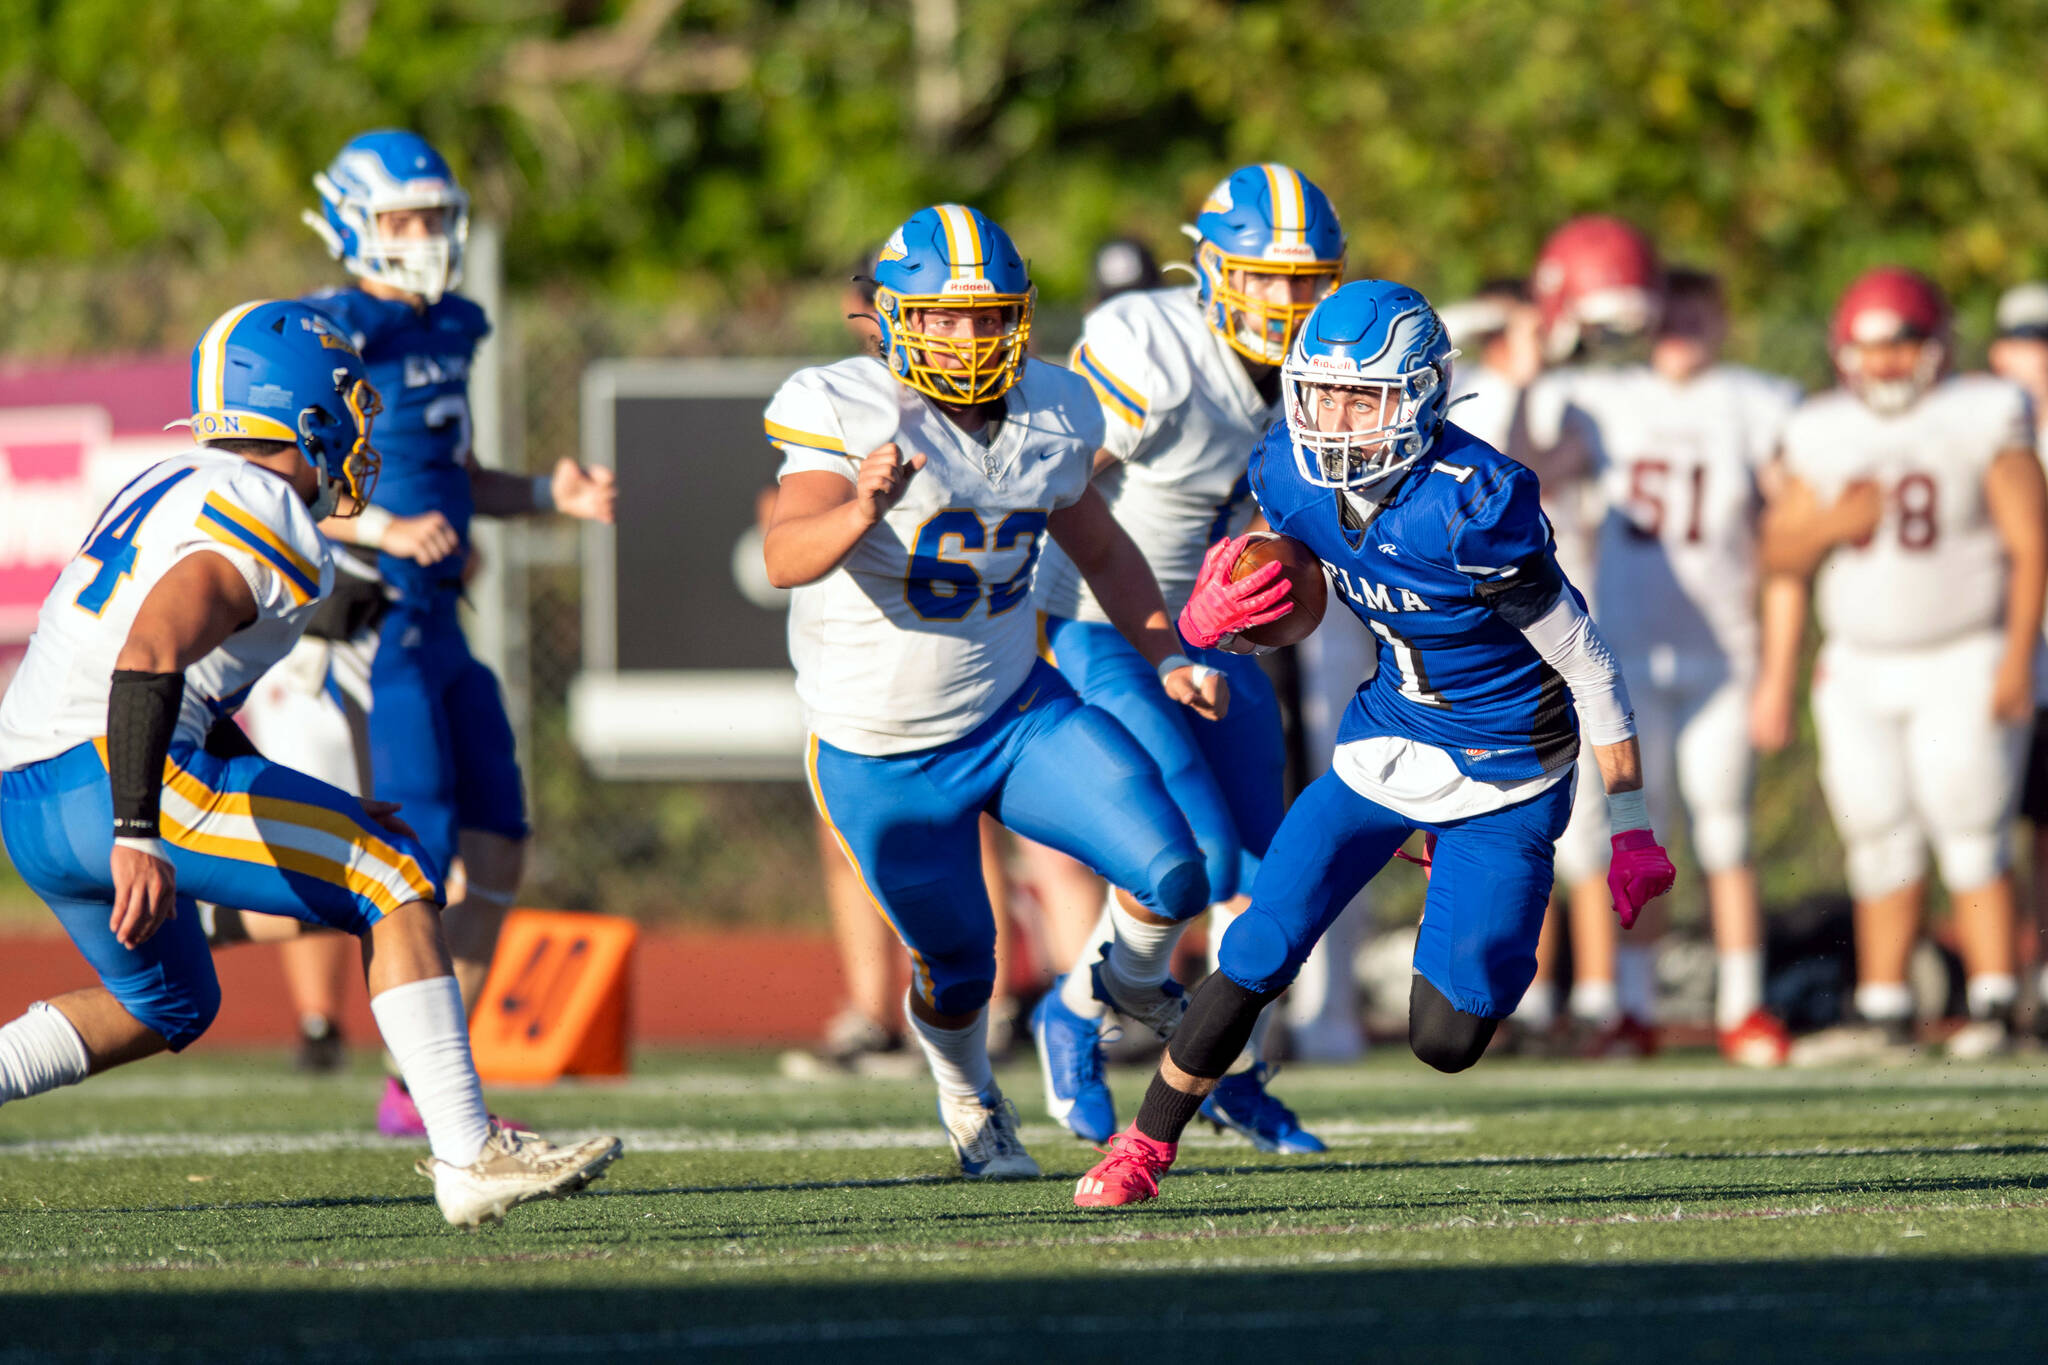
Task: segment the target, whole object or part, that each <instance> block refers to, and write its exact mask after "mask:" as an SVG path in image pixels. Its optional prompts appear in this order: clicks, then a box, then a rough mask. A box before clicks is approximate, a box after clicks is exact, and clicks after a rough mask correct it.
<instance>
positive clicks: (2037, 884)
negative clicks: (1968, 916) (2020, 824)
mask: <svg viewBox="0 0 2048 1365" xmlns="http://www.w3.org/2000/svg"><path fill="white" fill-rule="evenodd" d="M2019 811H2020V816H2021V818H2023V819H2024V820H2026V822H2027V824H2028V826H2029V831H2028V839H2027V858H2028V874H2029V875H2028V877H2027V901H2026V916H2025V922H2024V923H2022V925H2021V927H2020V933H2019V936H2020V938H2021V940H2022V945H2021V946H2022V948H2023V951H2022V953H2021V956H2023V957H2025V958H2027V959H2029V960H2031V961H2033V962H2034V963H2035V964H2036V972H2037V975H2036V978H2035V981H2034V1032H2035V1033H2036V1034H2038V1035H2042V1036H2048V953H2044V951H2043V945H2044V943H2048V708H2044V709H2040V710H2037V711H2035V712H2034V724H2033V728H2032V731H2031V733H2030V735H2029V738H2028V741H2027V759H2026V773H2025V776H2024V778H2022V780H2021V782H2020V804H2019ZM2027 945H2031V946H2027Z"/></svg>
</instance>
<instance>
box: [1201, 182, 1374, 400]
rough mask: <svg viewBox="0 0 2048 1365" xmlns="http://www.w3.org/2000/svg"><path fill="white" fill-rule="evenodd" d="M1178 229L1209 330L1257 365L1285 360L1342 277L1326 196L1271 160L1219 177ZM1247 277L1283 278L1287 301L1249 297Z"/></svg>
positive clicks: (1338, 238) (1339, 234) (1333, 215)
mask: <svg viewBox="0 0 2048 1365" xmlns="http://www.w3.org/2000/svg"><path fill="white" fill-rule="evenodd" d="M1182 231H1184V232H1186V233H1187V234H1188V236H1189V237H1191V238H1193V239H1194V242H1195V278H1196V289H1197V291H1198V293H1199V294H1200V297H1201V301H1202V316H1203V317H1204V318H1205V319H1206V320H1207V321H1208V323H1209V327H1210V330H1212V331H1214V332H1215V333H1216V335H1218V336H1220V337H1222V338H1223V340H1224V341H1226V342H1228V343H1229V344H1230V346H1231V348H1232V349H1233V350H1235V351H1237V352H1238V353H1240V354H1241V355H1243V356H1245V357H1246V358H1247V359H1250V360H1255V361H1257V362H1258V363H1260V364H1262V365H1278V364H1280V363H1281V362H1283V361H1285V360H1286V359H1287V348H1288V346H1289V344H1290V343H1292V342H1293V340H1294V334H1295V333H1296V332H1297V331H1299V330H1300V328H1301V324H1302V323H1303V322H1304V321H1306V320H1307V318H1308V315H1309V312H1310V311H1311V310H1312V309H1313V308H1314V307H1315V306H1316V304H1317V302H1319V301H1320V300H1321V299H1322V298H1323V297H1324V296H1325V295H1327V294H1329V292H1330V291H1331V290H1333V289H1335V288H1336V287H1337V285H1338V283H1339V282H1340V281H1341V280H1342V279H1343V278H1344V229H1343V227H1342V225H1341V224H1339V223H1338V221H1337V211H1336V210H1335V209H1333V208H1331V207H1330V200H1329V197H1328V196H1327V195H1325V194H1324V193H1323V192H1322V191H1321V190H1320V189H1318V188H1317V187H1316V184H1315V182H1314V181H1312V180H1310V179H1309V178H1308V177H1307V176H1305V175H1303V174H1302V173H1301V172H1300V171H1297V170H1294V169H1293V168H1292V167H1288V166H1282V165H1280V164H1278V163H1277V162H1267V163H1265V164H1263V165H1257V166H1244V167H1240V168H1239V169H1237V170H1234V171H1232V172H1231V173H1230V174H1229V175H1227V176H1225V177H1224V178H1223V181H1222V183H1220V184H1219V185H1217V186H1216V188H1215V189H1213V190H1211V191H1210V192H1209V198H1208V200H1207V201H1206V202H1204V203H1203V205H1202V211H1201V213H1200V214H1198V215H1197V216H1196V218H1195V221H1194V223H1193V224H1191V225H1190V226H1188V227H1185V228H1183V229H1182ZM1246 275H1279V276H1285V277H1287V278H1288V279H1289V287H1288V296H1287V298H1286V300H1285V301H1284V302H1282V301H1271V300H1266V299H1261V298H1256V297H1254V296H1252V295H1251V294H1250V293H1248V292H1247V291H1246V290H1245V288H1244V276H1246ZM1296 280H1299V281H1301V283H1299V284H1295V283H1293V281H1296Z"/></svg>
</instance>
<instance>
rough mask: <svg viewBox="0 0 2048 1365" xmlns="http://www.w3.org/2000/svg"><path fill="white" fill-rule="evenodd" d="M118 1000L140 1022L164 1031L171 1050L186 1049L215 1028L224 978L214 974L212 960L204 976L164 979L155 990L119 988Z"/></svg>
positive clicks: (163, 1034) (189, 973) (158, 1031)
mask: <svg viewBox="0 0 2048 1365" xmlns="http://www.w3.org/2000/svg"><path fill="white" fill-rule="evenodd" d="M115 999H117V1000H119V1001H120V1002H121V1008H122V1009H125V1010H127V1011H128V1013H130V1014H132V1015H134V1016H135V1020H136V1022H137V1023H140V1024H144V1025H147V1026H148V1027H149V1028H152V1029H155V1030H156V1031H157V1033H159V1034H161V1035H162V1036H163V1039H164V1041H165V1042H167V1043H169V1044H170V1045H171V1051H173V1052H183V1051H184V1050H185V1049H186V1048H188V1047H190V1046H191V1045H192V1044H194V1043H196V1042H198V1041H199V1037H200V1035H201V1034H203V1033H205V1032H206V1030H207V1029H209V1028H211V1027H213V1021H214V1018H215V1016H217V1015H218V1014H219V1013H220V978H219V977H218V976H215V975H214V973H213V964H212V962H211V960H209V961H208V962H207V964H206V971H205V973H204V974H203V975H202V974H200V973H198V972H187V973H181V974H180V977H179V978H178V979H171V978H169V977H164V978H160V979H159V981H158V983H157V985H156V988H155V989H153V990H150V991H148V992H146V993H133V992H129V991H126V990H121V991H116V992H115Z"/></svg>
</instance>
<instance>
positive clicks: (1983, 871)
mask: <svg viewBox="0 0 2048 1365" xmlns="http://www.w3.org/2000/svg"><path fill="white" fill-rule="evenodd" d="M2010 855H2011V850H2010V849H2009V848H2008V847H2007V841H2006V839H2005V837H2004V836H2003V835H2002V834H1997V833H1993V832H1992V831H1990V830H1971V831H1969V832H1967V833H1959V834H1938V835H1936V836H1935V839H1934V856H1935V859H1936V860H1937V861H1938V862H1940V864H1941V879H1942V880H1943V881H1944V882H1947V883H1948V885H1949V887H1950V888H1951V889H1952V890H1956V891H1974V890H1976V889H1977V888H1978V887H1980V886H1983V885H1985V884H1987V883H1989V882H1992V881H1995V880H1996V879H1997V878H1998V877H2000V876H2002V875H2003V874H2004V872H2005V870H2006V867H2007V866H2008V865H2009V864H2010V862H2011V856H2010Z"/></svg>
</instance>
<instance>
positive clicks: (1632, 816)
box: [1607, 787, 1650, 834]
mask: <svg viewBox="0 0 2048 1365" xmlns="http://www.w3.org/2000/svg"><path fill="white" fill-rule="evenodd" d="M1649 827H1650V803H1649V801H1648V799H1647V798H1645V797H1644V796H1643V789H1642V788H1641V787H1638V788H1636V789H1635V790H1634V791H1632V792H1609V793H1607V828H1608V832H1609V833H1611V834H1621V833H1623V832H1625V831H1627V830H1632V829H1648V828H1649Z"/></svg>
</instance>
